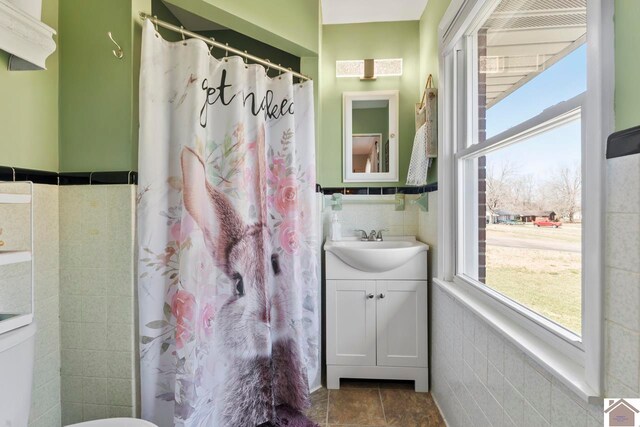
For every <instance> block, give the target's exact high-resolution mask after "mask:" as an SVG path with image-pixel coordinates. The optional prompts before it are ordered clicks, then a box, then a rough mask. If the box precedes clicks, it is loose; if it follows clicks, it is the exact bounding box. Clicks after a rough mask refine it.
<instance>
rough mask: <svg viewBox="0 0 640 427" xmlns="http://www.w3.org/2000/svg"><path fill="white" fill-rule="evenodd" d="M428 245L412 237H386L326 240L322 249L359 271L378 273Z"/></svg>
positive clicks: (395, 265) (407, 259)
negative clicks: (378, 238)
mask: <svg viewBox="0 0 640 427" xmlns="http://www.w3.org/2000/svg"><path fill="white" fill-rule="evenodd" d="M427 249H429V246H427V245H425V244H424V243H421V242H418V241H416V240H415V238H413V237H405V238H395V239H391V238H388V239H387V240H385V241H382V242H368V241H365V242H363V241H360V240H343V241H339V242H333V241H327V242H326V243H325V244H324V250H325V251H327V252H331V253H332V254H335V255H336V256H337V257H338V258H340V259H341V260H342V261H343V262H344V263H346V264H348V265H350V266H351V267H353V268H356V269H358V270H361V271H367V272H371V273H380V272H383V271H389V270H393V269H395V268H398V267H400V266H402V265H403V264H405V263H406V262H408V261H409V260H410V259H411V258H413V257H414V256H415V255H417V254H418V253H420V252H422V251H426V250H427Z"/></svg>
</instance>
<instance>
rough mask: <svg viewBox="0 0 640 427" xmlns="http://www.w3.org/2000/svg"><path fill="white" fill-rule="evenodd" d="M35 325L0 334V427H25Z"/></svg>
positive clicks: (27, 413) (27, 418)
mask: <svg viewBox="0 0 640 427" xmlns="http://www.w3.org/2000/svg"><path fill="white" fill-rule="evenodd" d="M35 333H36V324H35V322H32V323H30V324H29V325H27V326H23V327H21V328H18V329H14V330H12V331H11V332H5V333H3V334H0V426H2V427H4V426H11V427H26V425H27V424H28V423H29V410H30V408H31V383H32V380H33V363H34V356H35V355H34V351H35Z"/></svg>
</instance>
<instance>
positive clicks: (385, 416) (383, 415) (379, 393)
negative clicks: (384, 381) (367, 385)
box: [378, 384, 388, 425]
mask: <svg viewBox="0 0 640 427" xmlns="http://www.w3.org/2000/svg"><path fill="white" fill-rule="evenodd" d="M378 398H379V399H380V407H381V408H382V417H383V418H384V424H385V425H388V424H387V414H385V411H384V403H382V393H381V392H380V384H378Z"/></svg>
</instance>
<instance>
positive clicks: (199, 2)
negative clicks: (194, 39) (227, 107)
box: [167, 0, 320, 57]
mask: <svg viewBox="0 0 640 427" xmlns="http://www.w3.org/2000/svg"><path fill="white" fill-rule="evenodd" d="M167 2H168V3H171V4H174V5H175V6H178V7H179V8H181V9H184V10H187V11H189V12H191V13H195V14H196V15H199V16H202V17H205V18H206V19H209V20H210V21H212V22H216V23H218V24H220V25H222V26H224V27H226V28H229V29H231V30H234V31H237V32H239V33H242V34H244V35H246V36H249V37H251V38H254V39H256V40H260V41H262V42H264V43H267V44H269V45H271V46H274V47H277V48H278V49H282V50H284V51H287V52H289V53H292V54H294V55H296V56H300V57H302V56H313V55H317V54H318V45H319V36H318V31H317V30H318V22H320V12H319V10H320V8H319V0H269V1H256V0H167Z"/></svg>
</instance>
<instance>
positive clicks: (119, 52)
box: [107, 31, 124, 59]
mask: <svg viewBox="0 0 640 427" xmlns="http://www.w3.org/2000/svg"><path fill="white" fill-rule="evenodd" d="M107 35H108V36H109V39H111V42H112V43H113V44H115V45H116V46H117V49H114V50H112V51H111V52H112V53H113V56H115V57H116V58H118V59H122V58H124V51H123V50H122V48H121V47H120V45H119V44H118V42H116V41H115V40H114V39H113V36H112V35H111V31H109V32H108V33H107Z"/></svg>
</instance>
